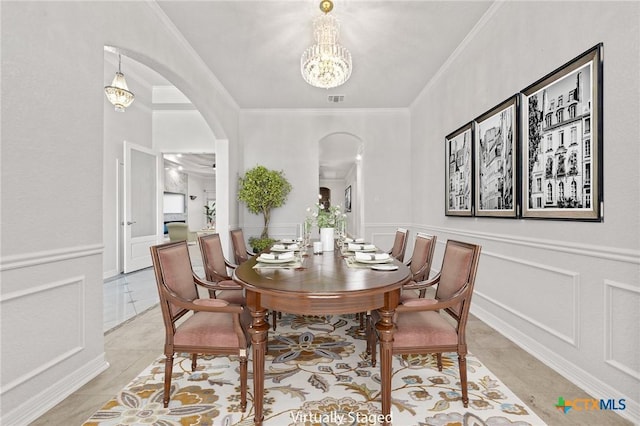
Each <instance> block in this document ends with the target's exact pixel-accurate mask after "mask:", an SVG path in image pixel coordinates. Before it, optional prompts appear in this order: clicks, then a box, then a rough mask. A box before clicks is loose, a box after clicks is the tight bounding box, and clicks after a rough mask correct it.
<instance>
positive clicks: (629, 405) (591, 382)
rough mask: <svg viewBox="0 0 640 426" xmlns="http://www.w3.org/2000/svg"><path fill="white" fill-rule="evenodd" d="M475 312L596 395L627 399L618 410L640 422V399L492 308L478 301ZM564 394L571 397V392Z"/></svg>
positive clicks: (563, 375)
mask: <svg viewBox="0 0 640 426" xmlns="http://www.w3.org/2000/svg"><path fill="white" fill-rule="evenodd" d="M471 313H472V314H473V315H475V316H476V317H478V319H480V320H481V321H482V322H484V323H485V324H487V325H489V326H490V327H491V328H493V329H494V330H496V331H497V332H498V333H500V334H502V335H503V336H505V337H506V338H507V339H509V340H511V341H512V342H514V343H515V344H516V345H518V346H520V347H521V348H522V349H523V350H525V351H526V352H527V353H529V354H531V355H532V356H533V357H535V358H537V359H538V360H539V361H540V362H542V363H543V364H545V365H546V366H547V367H549V368H551V369H552V370H554V371H555V372H557V373H558V374H560V375H561V376H562V377H564V378H566V379H567V380H569V381H570V382H571V383H573V384H575V385H576V386H578V387H579V388H581V389H582V390H584V391H585V392H586V393H588V394H589V395H591V396H593V397H594V398H596V399H610V398H611V399H615V400H618V399H625V403H626V409H625V410H622V411H617V412H616V413H617V414H619V415H620V416H621V417H624V418H625V419H627V420H630V421H631V422H633V423H634V424H640V403H639V402H638V401H633V400H631V399H629V395H623V394H621V393H620V392H619V391H618V390H616V389H614V388H612V387H611V386H609V385H607V384H606V383H603V382H602V381H600V380H598V379H597V378H596V377H594V376H593V375H591V374H589V373H588V372H586V371H584V370H583V369H581V368H578V367H576V366H575V364H574V363H572V362H570V361H569V360H566V359H564V358H562V357H560V356H558V354H556V353H554V352H552V351H550V350H549V349H548V348H546V347H545V346H543V345H541V344H540V343H539V342H537V341H536V340H534V339H532V338H531V337H529V336H527V335H525V334H523V333H522V332H520V331H519V330H517V329H516V328H514V327H512V326H511V325H510V324H508V323H505V322H504V321H502V320H501V319H500V318H498V317H496V316H495V315H493V314H492V313H490V312H489V311H487V310H485V309H482V308H480V307H478V306H477V305H476V306H472V307H471ZM558 396H560V395H558ZM564 396H565V397H567V395H564Z"/></svg>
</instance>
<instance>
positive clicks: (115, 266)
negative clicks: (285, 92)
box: [103, 46, 228, 278]
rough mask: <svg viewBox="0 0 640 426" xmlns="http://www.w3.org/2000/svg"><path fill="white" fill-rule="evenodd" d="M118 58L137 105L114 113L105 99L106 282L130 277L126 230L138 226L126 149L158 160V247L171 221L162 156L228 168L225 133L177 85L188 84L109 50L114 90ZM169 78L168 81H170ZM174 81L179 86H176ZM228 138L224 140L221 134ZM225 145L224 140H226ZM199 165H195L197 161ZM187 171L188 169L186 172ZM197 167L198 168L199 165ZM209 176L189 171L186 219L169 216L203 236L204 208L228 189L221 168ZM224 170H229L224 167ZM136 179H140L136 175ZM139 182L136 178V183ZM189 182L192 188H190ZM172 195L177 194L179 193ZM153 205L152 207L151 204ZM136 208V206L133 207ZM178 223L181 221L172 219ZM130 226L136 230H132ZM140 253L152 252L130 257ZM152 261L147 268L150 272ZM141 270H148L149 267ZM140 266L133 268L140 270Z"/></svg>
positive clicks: (146, 61)
mask: <svg viewBox="0 0 640 426" xmlns="http://www.w3.org/2000/svg"><path fill="white" fill-rule="evenodd" d="M118 54H120V55H121V58H122V73H123V74H124V75H125V78H126V80H127V84H128V85H129V89H130V90H131V91H132V92H133V93H134V94H135V96H136V98H135V101H134V102H133V103H132V104H131V106H129V107H128V108H127V109H126V110H125V112H115V111H114V108H113V106H112V105H111V104H110V103H109V101H107V100H106V97H105V99H104V102H105V107H104V146H105V149H104V156H105V161H104V183H103V194H104V196H103V199H104V204H105V213H104V217H103V229H104V232H103V235H104V238H103V240H104V246H105V251H104V266H103V275H104V277H105V278H108V277H112V276H116V275H118V274H120V273H121V272H127V271H126V270H125V268H124V264H125V257H126V256H127V255H126V254H125V250H124V248H125V247H127V245H126V244H127V243H126V241H125V240H126V237H127V236H126V232H124V231H125V230H126V227H127V226H131V227H133V226H135V225H137V224H139V220H140V219H139V218H137V217H136V218H134V217H127V216H126V214H125V212H124V210H125V206H124V204H125V201H126V200H125V199H124V197H123V192H124V190H123V186H124V180H125V177H126V173H125V168H126V167H127V166H126V164H125V162H126V158H124V157H125V155H124V153H123V144H125V145H126V144H131V145H135V146H140V147H142V148H145V149H148V150H149V152H148V154H149V155H155V156H157V157H158V158H159V163H158V166H157V169H158V172H157V175H159V177H158V182H159V184H158V195H157V196H156V197H155V198H156V199H157V202H156V201H155V200H154V199H151V198H150V200H151V201H150V202H149V203H156V205H157V208H156V209H155V210H154V211H155V212H156V214H157V219H156V222H157V223H155V224H154V229H157V232H156V236H155V239H154V241H153V243H157V242H161V241H163V239H164V238H165V234H164V226H163V225H164V223H165V222H167V221H168V220H169V219H166V218H165V217H164V216H165V212H164V211H163V208H162V202H163V193H164V192H165V190H164V188H163V185H164V181H165V180H166V176H164V175H165V174H166V173H165V160H164V159H163V158H162V156H163V154H168V153H171V154H184V155H193V154H196V153H197V154H198V155H201V154H204V155H206V156H207V157H205V158H204V160H206V158H210V157H211V156H215V159H216V160H215V162H216V163H218V165H219V164H221V163H222V165H223V166H224V164H226V163H228V158H227V157H228V151H227V150H224V149H223V153H222V155H220V153H218V152H217V151H218V145H219V143H220V141H221V139H219V137H220V134H222V133H221V129H220V128H219V124H217V123H216V120H215V118H213V119H212V118H211V117H208V119H205V117H203V115H202V114H201V113H200V111H198V109H197V108H196V106H194V105H193V103H192V102H191V100H190V99H188V98H187V96H185V95H184V94H183V93H182V92H181V91H180V90H179V89H178V88H177V85H178V84H182V85H183V83H184V82H182V81H180V79H179V78H177V77H175V76H173V74H171V73H170V72H168V71H167V70H165V69H164V68H163V67H162V66H160V65H159V64H157V63H156V62H155V61H153V60H152V59H150V58H147V57H146V56H144V55H141V54H139V53H136V52H131V51H129V50H126V49H121V48H116V47H112V46H105V48H104V59H105V67H104V81H105V84H109V83H110V82H111V79H112V78H113V76H114V73H115V71H117V69H118ZM165 75H168V76H167V77H166V78H165ZM170 79H171V80H178V81H177V82H176V84H174V82H173V81H170ZM222 136H223V137H224V134H222ZM222 142H224V140H222ZM191 163H192V164H196V163H197V162H196V161H192V162H191ZM185 167H186V166H185ZM194 167H198V164H196V165H195V166H194ZM207 168H208V170H206V171H207V172H208V174H207V175H206V176H205V173H204V172H205V169H204V166H202V167H201V170H184V171H183V173H184V174H185V175H188V177H187V179H189V180H187V181H186V182H187V183H186V185H185V187H184V189H182V190H180V191H178V192H177V193H178V194H181V196H183V198H184V200H185V202H184V205H185V209H184V211H183V212H182V213H176V212H170V213H172V214H174V215H177V214H182V215H183V216H184V217H183V218H180V219H179V220H184V221H185V222H193V229H194V230H198V229H201V228H203V227H204V226H205V225H208V223H209V221H208V220H207V210H206V209H205V205H210V204H211V203H212V202H214V201H215V199H216V194H217V189H218V187H219V186H220V185H224V186H227V185H226V182H227V180H228V179H227V177H225V176H222V177H220V167H215V166H213V164H208V163H207ZM223 170H226V168H224V167H223ZM133 176H135V175H133ZM133 179H135V177H132V178H131V180H133ZM189 181H190V184H189ZM169 192H174V193H175V192H176V191H175V190H172V191H169ZM149 203H148V204H149ZM130 204H133V203H130ZM220 218H225V219H223V220H226V218H228V215H225V214H221V215H218V217H217V218H216V219H217V222H218V224H220V220H219V219H220ZM173 220H178V219H175V218H174V219H173ZM129 223H131V225H128V224H129ZM136 250H137V251H138V252H139V253H140V255H141V256H142V257H146V256H147V255H148V248H146V247H143V245H140V246H139V247H136V246H135V245H133V246H131V247H130V250H129V251H130V252H134V251H136ZM150 261H151V259H150V256H149V257H148V265H149V266H150V264H151V263H150ZM141 265H144V261H143V263H142V264H141ZM137 267H138V265H137V264H136V265H135V266H133V268H137Z"/></svg>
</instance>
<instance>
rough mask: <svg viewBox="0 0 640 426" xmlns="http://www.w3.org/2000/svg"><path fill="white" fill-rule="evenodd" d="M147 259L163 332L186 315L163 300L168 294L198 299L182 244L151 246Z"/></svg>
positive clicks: (185, 248) (182, 242)
mask: <svg viewBox="0 0 640 426" xmlns="http://www.w3.org/2000/svg"><path fill="white" fill-rule="evenodd" d="M151 259H152V260H153V269H154V272H155V276H156V284H157V286H158V296H159V297H160V307H161V309H162V316H163V318H164V323H165V327H166V328H167V333H170V331H172V330H173V323H174V322H175V321H176V320H177V319H178V318H180V317H181V316H183V315H184V314H185V313H187V312H189V311H188V310H187V309H184V308H181V307H179V306H176V305H174V304H173V303H171V302H170V301H169V300H168V299H167V295H168V294H170V293H173V294H175V295H176V296H178V297H180V298H182V299H185V300H189V301H191V300H194V299H197V298H198V289H197V287H196V284H195V282H194V280H193V270H192V269H191V259H190V258H189V249H188V247H187V242H186V241H177V242H170V243H165V244H160V245H157V246H153V247H151Z"/></svg>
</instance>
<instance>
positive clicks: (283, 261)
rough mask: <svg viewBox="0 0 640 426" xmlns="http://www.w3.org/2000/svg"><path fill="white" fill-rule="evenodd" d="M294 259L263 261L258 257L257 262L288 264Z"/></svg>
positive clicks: (263, 259)
mask: <svg viewBox="0 0 640 426" xmlns="http://www.w3.org/2000/svg"><path fill="white" fill-rule="evenodd" d="M295 260H296V258H295V257H290V258H288V259H265V258H263V257H258V259H257V261H258V262H261V263H289V262H295Z"/></svg>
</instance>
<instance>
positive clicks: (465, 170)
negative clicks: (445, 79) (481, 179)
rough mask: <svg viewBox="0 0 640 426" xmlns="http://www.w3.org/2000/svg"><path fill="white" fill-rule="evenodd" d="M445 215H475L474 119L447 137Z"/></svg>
mask: <svg viewBox="0 0 640 426" xmlns="http://www.w3.org/2000/svg"><path fill="white" fill-rule="evenodd" d="M444 206H445V212H444V213H445V215H446V216H473V121H472V122H469V123H467V124H465V125H464V126H462V127H460V128H459V129H457V130H456V131H454V132H452V133H450V134H449V135H447V136H446V137H445V203H444Z"/></svg>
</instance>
